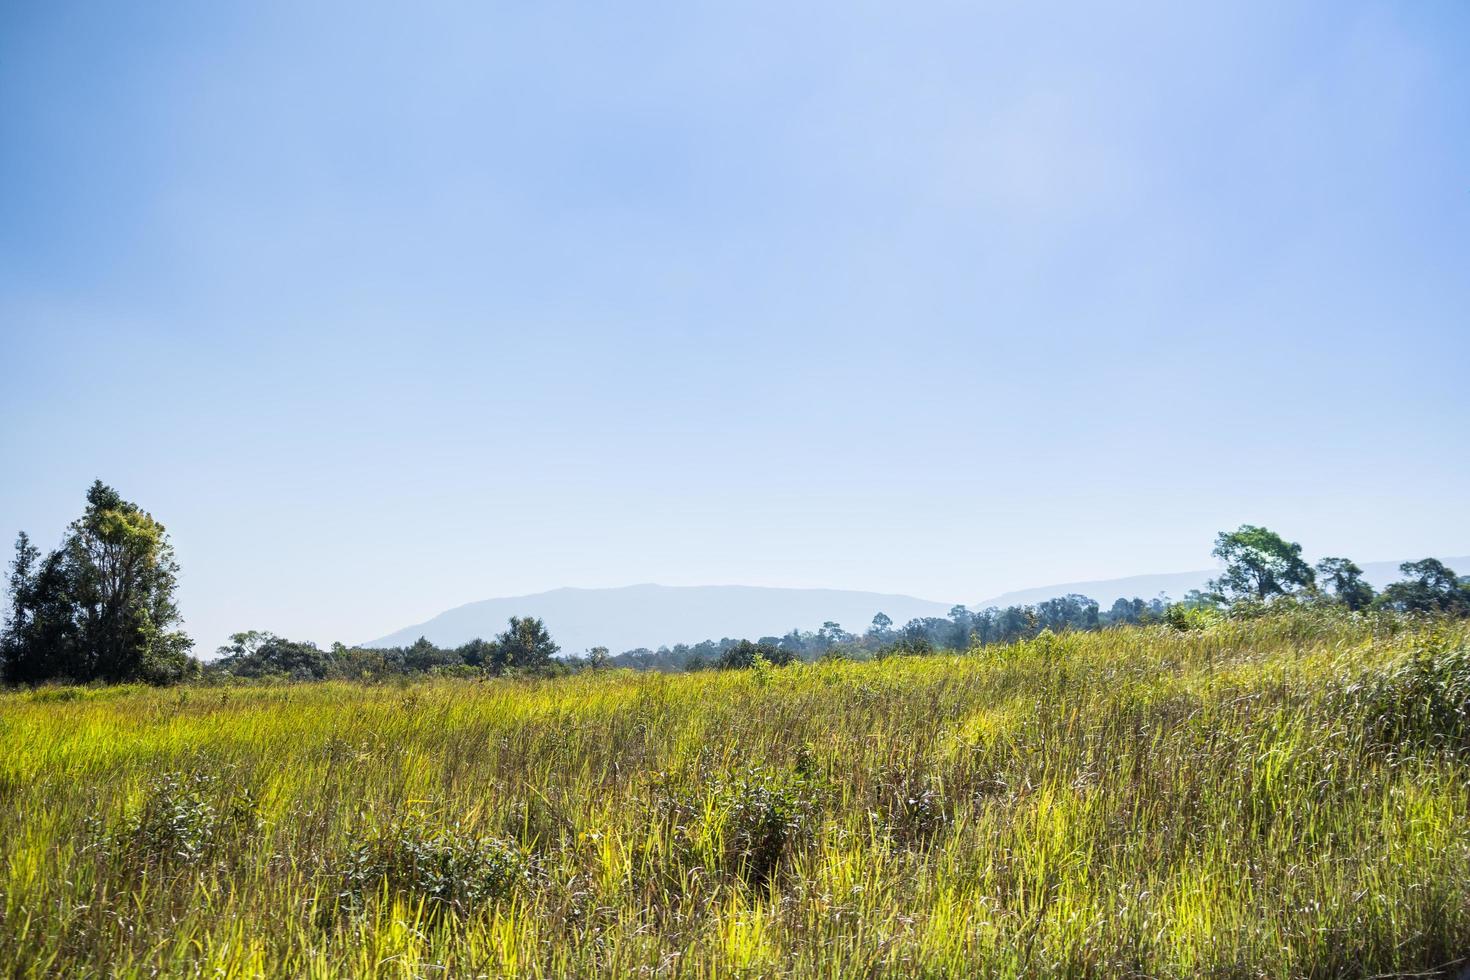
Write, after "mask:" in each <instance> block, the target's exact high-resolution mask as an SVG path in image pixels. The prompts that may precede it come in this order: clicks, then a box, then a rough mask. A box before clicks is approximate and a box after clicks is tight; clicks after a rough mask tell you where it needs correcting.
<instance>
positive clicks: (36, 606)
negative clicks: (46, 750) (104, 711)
mask: <svg viewBox="0 0 1470 980" xmlns="http://www.w3.org/2000/svg"><path fill="white" fill-rule="evenodd" d="M16 547H17V554H16V560H15V563H14V564H13V565H12V576H11V577H12V582H11V592H12V596H11V599H12V608H11V611H10V615H9V617H8V622H7V626H6V629H5V634H4V638H3V642H0V649H3V652H4V656H5V673H6V677H7V679H9V680H12V681H21V682H28V683H34V682H36V681H42V680H50V679H69V680H75V681H92V680H103V681H111V682H118V681H132V680H147V681H153V682H164V681H170V680H177V679H178V678H179V677H181V676H182V675H183V674H184V673H186V672H187V671H188V670H189V669H190V668H191V667H192V666H193V665H194V664H193V661H192V660H190V658H189V656H188V651H189V648H190V646H192V643H191V641H190V640H189V638H188V637H187V636H186V635H185V634H184V633H183V632H182V631H181V630H179V629H178V628H177V627H178V625H179V622H180V617H179V610H178V605H177V603H176V602H175V599H174V590H175V588H176V586H177V575H178V563H177V562H176V561H175V560H174V553H173V546H172V545H171V544H170V543H169V540H168V534H167V532H166V531H165V529H164V527H163V525H162V524H160V523H158V522H157V521H155V520H154V519H153V517H152V516H151V515H149V514H148V512H147V511H144V510H143V509H142V508H140V507H138V506H137V505H136V504H133V503H129V502H128V501H126V500H123V499H122V497H121V496H120V495H119V494H118V493H117V491H116V490H114V489H112V488H111V487H109V486H107V485H106V484H104V483H102V481H100V480H99V481H97V482H96V483H94V484H92V488H91V489H90V490H89V491H88V492H87V508H86V511H85V512H84V513H83V514H82V516H81V517H80V518H78V519H77V520H76V521H73V522H72V524H71V525H70V526H69V527H68V529H67V534H66V537H65V539H64V540H63V542H62V545H61V547H60V548H59V549H58V550H56V551H54V552H52V553H51V554H49V555H47V556H46V558H45V559H44V560H42V561H40V562H39V564H38V563H37V561H36V558H37V557H38V553H37V552H36V550H35V549H34V548H33V547H32V546H31V545H30V543H29V540H28V539H25V538H22V540H21V541H19V542H17V546H16Z"/></svg>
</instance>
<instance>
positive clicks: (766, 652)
mask: <svg viewBox="0 0 1470 980" xmlns="http://www.w3.org/2000/svg"><path fill="white" fill-rule="evenodd" d="M757 658H761V659H764V660H766V661H769V662H770V663H771V665H772V666H775V667H785V666H786V665H787V664H790V663H794V662H795V661H796V654H794V653H792V652H791V651H790V650H787V649H785V648H783V647H782V646H781V645H780V644H779V643H776V642H773V641H772V639H771V638H770V637H766V638H763V639H761V640H760V641H759V642H756V643H752V642H750V641H749V640H741V641H740V642H738V643H736V644H735V645H734V646H732V647H730V648H729V649H728V650H726V651H725V652H724V653H723V654H721V655H720V661H719V666H720V668H721V669H722V670H744V669H746V668H749V667H754V666H755V662H756V659H757Z"/></svg>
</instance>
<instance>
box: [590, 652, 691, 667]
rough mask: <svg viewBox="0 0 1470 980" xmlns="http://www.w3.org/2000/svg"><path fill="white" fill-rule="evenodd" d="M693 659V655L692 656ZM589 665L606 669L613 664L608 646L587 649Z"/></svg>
mask: <svg viewBox="0 0 1470 980" xmlns="http://www.w3.org/2000/svg"><path fill="white" fill-rule="evenodd" d="M690 659H691V660H692V659H693V658H692V657H691V658H690ZM587 666H588V667H590V668H591V669H593V670H606V669H607V668H608V667H611V666H612V655H611V654H610V653H608V650H607V647H593V648H592V649H591V650H588V651H587Z"/></svg>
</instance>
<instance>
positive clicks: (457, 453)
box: [0, 0, 1470, 652]
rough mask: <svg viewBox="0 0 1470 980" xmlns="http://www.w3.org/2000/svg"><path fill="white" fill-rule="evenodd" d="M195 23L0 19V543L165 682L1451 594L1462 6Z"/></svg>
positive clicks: (45, 14) (619, 7)
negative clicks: (280, 646)
mask: <svg viewBox="0 0 1470 980" xmlns="http://www.w3.org/2000/svg"><path fill="white" fill-rule="evenodd" d="M232 6H233V9H227V5H225V4H217V3H193V4H187V5H182V4H181V5H173V4H168V3H147V4H127V5H103V4H86V5H81V4H76V5H74V4H68V3H61V2H52V0H47V2H41V0H30V2H24V0H19V2H9V3H5V4H4V5H3V7H0V366H3V374H0V460H3V463H0V534H3V535H5V536H6V538H7V539H8V538H10V537H13V535H14V533H15V532H16V531H17V530H19V529H21V528H25V529H27V530H29V531H30V532H31V533H32V534H33V535H34V536H35V537H37V538H38V539H39V540H40V542H41V543H42V544H44V545H48V546H49V545H53V544H54V543H55V542H56V541H57V540H58V539H59V538H60V535H61V532H62V529H63V527H64V525H65V523H66V521H68V520H70V519H71V518H73V517H75V516H76V515H77V514H78V513H79V512H80V509H81V507H82V503H83V501H82V497H83V494H84V492H85V490H86V487H87V485H88V484H89V483H90V481H91V480H92V479H93V478H95V477H101V478H103V479H104V480H106V481H108V482H110V483H112V484H114V485H115V486H117V488H118V489H119V490H120V491H122V493H123V494H124V495H125V496H127V497H128V498H130V499H133V500H136V501H138V502H140V503H141V504H143V505H144V506H145V507H147V508H148V509H149V510H151V511H152V512H153V513H154V514H155V516H157V517H159V518H160V519H161V520H163V521H164V522H165V523H166V524H167V525H168V527H169V530H170V531H171V533H172V535H173V540H174V543H175V546H176V548H177V550H178V554H179V558H180V561H181V563H182V565H183V576H182V589H181V600H182V603H183V607H184V611H185V613H186V615H187V618H188V625H189V628H190V629H191V631H192V632H193V633H194V635H195V636H196V638H197V639H198V641H199V651H198V652H208V651H209V650H210V649H212V648H213V646H214V645H216V644H217V643H218V642H220V640H221V639H222V638H223V636H224V635H225V634H226V633H228V632H231V631H233V630H238V629H246V628H262V629H270V630H274V631H276V632H279V633H283V634H286V635H290V636H294V637H301V638H310V639H316V640H320V641H329V640H332V639H337V638H340V639H343V640H346V641H356V640H363V639H367V638H369V637H373V636H377V635H380V634H383V633H386V632H388V631H390V630H392V629H396V628H398V627H400V626H403V625H406V624H408V623H410V622H415V621H418V620H421V619H424V618H427V617H428V616H429V615H432V614H433V613H436V612H438V611H440V610H442V609H444V608H447V607H449V606H453V605H456V604H459V603H462V602H466V601H469V600H474V599H480V598H486V597H489V596H496V595H507V594H517V593H525V592H533V591H539V590H542V589H546V588H551V587H555V586H560V585H581V586H598V585H616V584H626V583H633V582H644V581H655V582H662V583H668V584H695V583H748V584H757V585H796V586H831V587H839V588H866V589H874V590H881V591H893V592H905V593H910V594H914V595H919V596H923V597H928V598H935V599H940V600H944V601H961V602H966V601H968V602H973V601H975V600H977V599H980V598H983V597H985V596H988V595H991V594H994V593H997V592H1000V591H1004V590H1006V589H1011V588H1021V587H1025V586H1031V585H1040V584H1045V583H1048V582H1055V581H1067V580H1075V579H1085V578H1099V577H1108V576H1114V575H1126V574H1134V573H1142V572H1155V571H1170V570H1179V569H1189V568H1200V567H1207V566H1208V565H1209V564H1210V559H1209V557H1208V552H1209V548H1210V544H1211V539H1212V537H1213V535H1214V532H1215V531H1216V530H1218V529H1220V528H1224V527H1233V526H1235V525H1237V524H1239V523H1241V522H1245V521H1250V522H1255V523H1264V524H1267V525H1269V526H1271V527H1273V528H1277V529H1279V530H1281V531H1282V532H1284V533H1286V534H1287V535H1288V536H1290V537H1292V538H1294V539H1297V540H1300V541H1302V542H1303V543H1304V544H1305V545H1306V547H1307V550H1308V552H1309V553H1310V554H1311V555H1313V556H1318V555H1321V554H1323V553H1333V554H1346V555H1349V556H1351V557H1354V558H1357V559H1359V560H1365V561H1366V560H1374V559H1387V558H1402V557H1418V556H1421V555H1423V554H1429V553H1439V554H1456V553H1465V552H1467V551H1470V517H1467V513H1470V512H1467V507H1466V487H1467V478H1470V452H1467V450H1470V439H1467V435H1466V434H1467V430H1470V386H1467V383H1466V382H1467V367H1470V319H1467V314H1470V4H1465V3H1463V2H1460V0H1447V2H1440V3H1432V2H1416V3H1371V4H1369V3H1352V2H1344V0H1330V2H1322V3H1281V2H1277V0H1272V2H1266V3H1241V2H1230V3H1219V4H1215V5H1214V7H1215V8H1216V9H1215V10H1214V11H1205V10H1203V9H1202V8H1203V7H1204V6H1205V5H1203V4H1180V3H1172V2H1161V3H1157V4H1139V5H1125V4H1075V5H1074V4H1069V5H1064V6H1056V7H1046V6H1044V5H1042V4H1037V3H1005V4H994V5H975V4H938V5H927V4H916V3H911V4H882V5H877V4H852V3H832V4H823V5H819V4H791V3H774V4H758V3H731V4H723V5H719V6H718V7H715V6H713V5H704V4H696V3H690V2H687V0H681V2H677V3H666V4H636V3H633V4H626V3H625V4H567V5H563V4H556V3H534V4H529V3H494V4H492V3H467V4H464V5H453V6H443V5H437V4H412V5H400V4H394V5H383V6H381V7H376V8H375V7H374V6H373V5H371V4H365V3H358V2H354V3H350V4H347V3H344V4H340V5H314V4H305V3H297V2H292V3H283V4H278V5H268V4H264V3H260V4H257V3H241V4H235V5H232ZM308 8H309V9H308ZM689 639H691V640H693V639H698V637H690V638H689Z"/></svg>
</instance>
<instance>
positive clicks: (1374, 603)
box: [0, 481, 1470, 685]
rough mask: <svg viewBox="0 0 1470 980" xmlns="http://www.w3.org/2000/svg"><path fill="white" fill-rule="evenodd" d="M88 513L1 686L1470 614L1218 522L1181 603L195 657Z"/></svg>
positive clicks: (38, 569) (114, 534) (160, 588)
mask: <svg viewBox="0 0 1470 980" xmlns="http://www.w3.org/2000/svg"><path fill="white" fill-rule="evenodd" d="M86 499H87V504H86V508H85V510H84V512H83V514H82V516H81V517H79V518H78V519H77V520H76V521H74V522H72V524H71V525H69V526H68V528H67V531H66V534H65V535H64V537H63V540H62V544H61V546H60V547H59V548H57V549H56V550H54V551H51V552H49V553H47V554H45V555H44V556H43V555H42V554H41V552H40V550H39V549H38V548H36V547H35V545H34V544H32V542H31V539H30V537H29V536H28V535H26V534H25V533H22V534H21V535H20V536H19V538H18V540H17V541H16V546H15V558H14V560H13V561H12V563H11V568H10V577H9V582H8V590H7V591H8V602H7V609H6V614H5V622H4V630H3V632H0V677H3V679H4V681H5V682H6V683H8V684H12V685H19V684H41V683H95V682H101V683H124V682H145V683H151V684H170V683H177V682H180V681H205V682H227V681H231V680H237V679H239V680H245V679H282V680H327V679H343V680H363V681H381V680H385V679H390V678H394V677H413V676H426V675H447V676H466V677H488V676H506V675H528V676H555V675H559V674H566V673H571V672H575V671H580V670H603V669H610V668H632V669H635V670H659V671H687V670H710V669H742V668H750V667H756V666H760V665H762V664H768V665H771V666H783V665H786V664H791V663H796V662H802V661H805V662H810V661H815V660H820V659H822V658H845V659H854V660H866V659H872V658H878V657H887V656H915V655H923V654H930V653H935V652H941V651H965V650H969V649H973V648H975V647H977V646H986V645H991V644H1004V643H1012V642H1015V641H1017V640H1024V639H1030V638H1033V637H1036V636H1039V635H1040V634H1042V633H1043V632H1046V631H1050V632H1052V633H1061V632H1067V631H1090V630H1101V629H1109V628H1115V627H1120V626H1128V625H1135V624H1148V623H1164V624H1168V625H1170V626H1173V627H1176V628H1179V629H1191V628H1196V627H1198V626H1200V625H1203V624H1207V623H1208V622H1211V621H1212V620H1213V619H1215V618H1218V617H1220V616H1221V615H1225V614H1230V613H1234V614H1251V613H1253V612H1255V611H1258V610H1262V609H1269V608H1272V607H1274V606H1276V605H1281V604H1288V603H1290V604H1310V605H1317V606H1322V607H1330V608H1334V609H1337V610H1340V611H1342V612H1344V613H1348V614H1377V613H1385V614H1398V615H1411V616H1427V615H1440V616H1470V578H1462V577H1460V576H1459V575H1458V574H1457V573H1456V572H1455V571H1454V570H1453V569H1450V568H1448V567H1446V566H1445V565H1444V564H1443V563H1442V562H1440V561H1438V560H1436V559H1434V558H1425V559H1422V560H1420V561H1414V562H1405V563H1404V564H1403V565H1401V566H1400V570H1401V572H1402V573H1403V575H1404V578H1403V580H1402V581H1399V582H1395V583H1393V584H1392V585H1389V586H1388V587H1387V588H1385V589H1384V590H1383V591H1382V592H1381V593H1380V592H1375V590H1374V589H1373V588H1372V586H1371V585H1370V584H1369V583H1368V582H1367V581H1365V580H1364V579H1363V572H1362V569H1361V568H1359V567H1358V565H1357V564H1355V563H1354V562H1352V561H1350V560H1348V559H1346V558H1324V559H1323V560H1321V561H1319V562H1318V563H1317V564H1316V565H1310V564H1308V563H1307V562H1306V561H1305V560H1304V559H1303V558H1302V557H1301V552H1302V548H1301V545H1300V544H1297V543H1295V542H1291V541H1287V540H1286V539H1284V538H1282V537H1281V536H1280V535H1278V534H1276V533H1275V532H1273V531H1271V530H1268V529H1267V528H1263V527H1257V526H1254V525H1243V526H1241V527H1240V528H1237V529H1236V530H1234V531H1222V532H1220V534H1219V535H1218V536H1217V538H1216V540H1215V547H1214V550H1213V551H1212V554H1213V555H1214V556H1215V557H1216V558H1218V559H1219V560H1220V561H1221V562H1222V563H1223V565H1224V569H1223V571H1222V572H1221V574H1220V576H1219V577H1218V578H1216V579H1214V580H1212V581H1211V582H1210V583H1209V585H1208V587H1207V588H1206V589H1205V590H1202V591H1194V592H1191V593H1190V594H1189V595H1187V596H1185V597H1184V598H1183V599H1181V600H1179V601H1177V602H1176V601H1172V600H1170V599H1169V598H1167V597H1165V596H1162V595H1160V596H1156V597H1154V598H1151V599H1143V598H1133V599H1119V600H1117V601H1116V602H1114V603H1113V605H1112V606H1111V607H1110V608H1108V609H1106V610H1104V609H1102V608H1101V606H1100V605H1099V604H1098V603H1097V601H1096V600H1093V599H1091V598H1088V597H1087V596H1083V595H1065V596H1060V597H1057V598H1054V599H1048V600H1046V601H1044V602H1039V603H1035V604H1034V605H1016V606H1009V607H1006V608H1004V609H1000V608H993V607H992V608H989V609H983V610H979V611H971V610H969V609H967V608H965V607H964V606H955V607H954V608H953V609H951V610H950V613H949V616H948V617H937V616H936V617H927V618H923V619H913V620H910V621H909V622H907V623H905V624H903V625H902V626H897V625H895V624H894V623H893V621H892V620H891V619H890V618H889V617H888V616H887V615H885V614H884V613H883V612H881V611H879V612H877V613H876V614H875V615H874V616H873V619H872V622H871V623H869V624H868V625H867V626H866V627H865V628H864V629H863V631H862V632H861V633H856V632H849V631H848V630H847V629H845V628H844V627H843V626H842V625H841V624H839V623H836V622H826V623H823V624H822V626H821V628H820V629H818V630H816V631H810V632H809V631H802V630H797V629H793V630H792V631H791V632H789V633H787V634H785V635H784V636H763V637H759V638H755V639H750V638H738V639H737V638H731V637H723V638H721V639H719V640H713V639H706V640H703V641H700V642H698V643H693V644H685V643H679V644H675V645H674V646H672V647H660V648H658V649H657V650H650V649H647V648H638V649H634V650H624V651H621V652H619V653H612V652H611V651H609V650H608V649H607V648H606V647H594V648H592V649H591V650H587V651H585V652H578V653H573V654H570V655H564V654H563V651H562V650H561V649H560V647H559V646H558V645H557V644H556V642H555V641H554V640H553V639H552V636H551V634H550V632H549V631H548V629H547V626H546V624H545V623H543V622H542V621H541V620H540V619H536V618H533V617H517V616H512V617H511V618H510V620H509V622H508V624H507V628H506V630H505V631H504V632H502V633H500V634H499V635H497V636H495V637H492V638H490V639H475V640H471V641H470V642H468V643H465V644H462V645H460V646H457V647H438V646H435V645H434V644H432V643H430V642H429V641H428V640H427V639H424V638H422V637H421V638H420V639H419V640H418V641H417V642H415V643H413V644H412V645H410V646H406V647H393V648H387V649H378V648H366V647H348V646H344V645H343V644H340V643H337V644H333V645H332V646H331V647H330V648H328V649H321V648H319V647H318V646H317V645H316V644H314V643H310V642H303V641H296V640H289V639H286V638H283V637H280V636H276V635H275V634H273V633H269V632H263V631H258V630H252V631H247V632H242V633H237V634H235V635H234V636H232V637H231V641H230V643H229V644H228V645H226V646H224V647H221V648H220V649H219V650H218V657H217V658H216V659H215V660H213V661H210V662H208V663H205V662H202V661H200V660H198V659H196V658H195V657H193V656H191V655H190V652H189V651H190V650H191V649H192V646H193V643H192V641H191V640H190V639H189V637H188V636H186V635H185V634H184V633H183V632H182V630H180V629H179V624H180V621H181V619H180V615H179V610H178V606H177V604H176V602H175V590H176V588H177V578H178V571H179V569H178V563H177V562H176V561H175V559H174V554H173V548H172V546H171V544H170V543H169V538H168V534H167V532H166V530H165V528H164V526H163V525H162V524H160V523H159V522H157V521H156V520H154V519H153V517H152V516H151V515H150V514H148V513H147V512H146V511H144V510H143V509H142V508H140V507H139V506H138V505H136V504H134V503H131V502H129V501H126V500H124V499H123V498H122V497H121V496H120V495H119V494H118V492H117V491H116V490H114V489H112V488H111V487H109V486H107V485H105V484H103V483H102V482H101V481H98V482H96V483H94V484H93V485H92V487H91V489H90V490H89V491H88V493H87V498H86Z"/></svg>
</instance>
